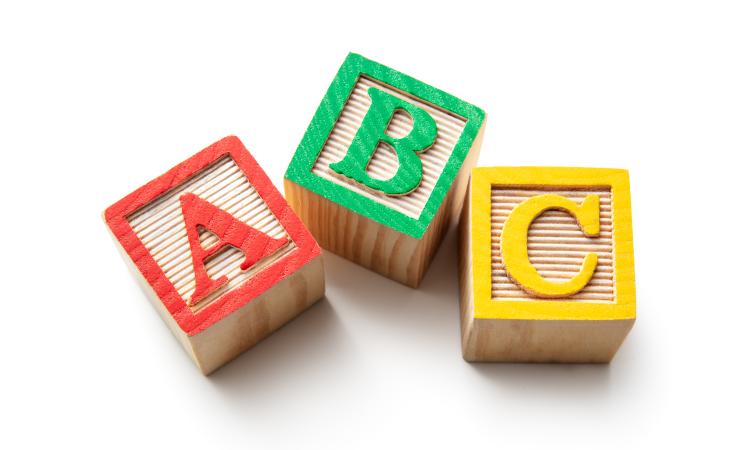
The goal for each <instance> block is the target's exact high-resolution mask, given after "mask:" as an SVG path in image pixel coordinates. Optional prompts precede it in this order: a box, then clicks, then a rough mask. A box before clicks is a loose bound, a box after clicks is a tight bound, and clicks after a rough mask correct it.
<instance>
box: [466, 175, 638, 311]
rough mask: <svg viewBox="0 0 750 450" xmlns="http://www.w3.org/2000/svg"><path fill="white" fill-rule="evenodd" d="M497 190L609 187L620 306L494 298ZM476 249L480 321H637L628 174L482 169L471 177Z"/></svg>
mask: <svg viewBox="0 0 750 450" xmlns="http://www.w3.org/2000/svg"><path fill="white" fill-rule="evenodd" d="M492 186H519V187H528V188H531V189H534V188H537V189H538V188H544V187H563V188H564V187H579V188H587V187H609V188H610V189H611V191H612V226H613V228H612V232H613V247H614V248H613V252H614V255H613V257H614V273H615V301H614V302H607V303H604V302H586V301H565V300H532V301H518V300H492V265H491V261H490V258H491V246H492V245H491V244H492V240H491V235H490V232H491V230H490V228H491V227H490V217H491V216H490V213H491V205H490V203H491V194H492ZM470 201H471V249H472V255H471V258H472V266H473V273H474V283H473V284H474V317H475V318H477V319H521V320H524V319H526V320H618V319H634V318H635V269H634V259H633V229H632V219H631V210H630V181H629V176H628V172H627V170H623V169H591V168H573V167H479V168H475V169H473V170H472V173H471V198H470Z"/></svg>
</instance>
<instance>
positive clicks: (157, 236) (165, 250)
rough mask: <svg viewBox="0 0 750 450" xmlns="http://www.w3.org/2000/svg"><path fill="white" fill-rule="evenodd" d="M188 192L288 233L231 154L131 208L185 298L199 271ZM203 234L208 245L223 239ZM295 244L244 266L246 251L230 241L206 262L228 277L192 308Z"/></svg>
mask: <svg viewBox="0 0 750 450" xmlns="http://www.w3.org/2000/svg"><path fill="white" fill-rule="evenodd" d="M185 192H191V193H193V194H195V195H197V196H198V197H200V198H202V199H204V200H206V201H208V202H210V203H211V204H213V205H215V206H216V207H218V208H220V209H222V210H224V211H226V212H228V213H229V214H231V215H232V216H234V217H235V218H236V219H238V220H240V221H242V222H244V223H246V224H248V225H249V226H251V227H253V228H255V229H257V230H259V231H261V232H263V233H265V234H268V235H269V236H271V237H273V238H282V237H284V236H287V234H286V232H285V231H284V228H283V227H282V225H281V224H280V223H279V221H278V220H277V219H276V217H275V216H274V215H273V213H271V211H270V210H269V209H268V206H267V205H266V203H265V202H264V201H263V199H261V198H260V196H259V195H258V192H257V191H256V190H255V189H254V188H253V187H252V185H251V184H250V182H249V181H248V179H247V177H245V175H244V174H243V173H242V171H241V170H240V168H239V167H237V165H236V164H235V163H234V160H232V158H231V157H229V156H226V157H224V158H221V159H220V160H218V161H217V162H216V163H214V164H213V165H211V166H210V167H208V168H206V170H204V171H202V172H201V173H199V174H197V175H196V176H194V177H193V178H191V179H190V180H188V181H187V182H186V183H184V184H183V185H181V186H180V187H179V188H177V189H174V190H172V191H170V192H168V193H166V194H165V195H163V196H162V197H160V198H159V199H157V200H155V201H154V202H153V203H151V204H150V205H148V206H146V207H144V208H142V209H140V210H138V211H136V212H135V213H133V214H131V215H130V216H129V217H128V222H129V223H130V226H131V227H133V230H134V231H135V233H136V235H137V236H138V238H139V239H140V240H141V241H143V243H144V245H145V246H146V248H147V249H148V251H149V252H150V253H151V256H152V257H153V258H154V260H155V261H156V263H157V264H158V265H159V267H161V268H162V270H163V271H164V273H165V275H166V276H167V278H168V279H169V281H170V282H171V283H172V284H173V285H174V286H175V288H176V289H177V292H178V293H179V294H180V296H181V297H182V298H183V300H185V302H186V303H187V301H188V299H189V298H190V296H191V295H192V294H193V292H194V291H195V276H194V273H193V261H192V257H191V253H190V244H189V242H188V237H187V231H186V229H185V221H184V219H183V216H182V211H181V207H180V196H181V195H182V194H184V193H185ZM200 239H201V245H203V247H204V248H208V247H210V246H211V245H213V244H214V243H216V242H218V238H217V237H216V236H215V235H214V234H213V233H211V232H209V231H206V230H202V231H201V234H200ZM292 245H293V244H291V241H290V244H289V245H287V246H286V247H284V248H282V249H281V250H279V251H278V252H277V253H276V254H274V255H272V256H270V257H267V258H265V259H264V260H261V261H259V262H258V263H257V264H255V265H254V266H253V267H252V268H250V269H249V270H247V271H244V272H243V271H242V270H240V263H241V262H242V260H243V259H244V255H243V254H242V252H241V251H239V250H238V249H236V248H234V247H226V248H225V249H223V250H222V251H220V252H219V253H217V254H216V255H214V256H213V257H212V258H210V259H209V260H208V261H207V262H206V271H207V272H208V275H209V277H211V278H214V279H215V278H218V277H220V276H222V275H226V276H227V278H228V279H229V282H228V283H227V284H225V285H224V286H223V287H222V288H221V289H219V290H218V291H217V292H216V293H214V294H213V295H211V296H209V297H207V298H206V299H205V300H204V301H202V302H201V303H199V304H198V305H195V306H194V307H193V308H194V309H199V308H201V307H202V306H205V305H206V304H208V303H209V302H210V301H211V300H213V299H215V298H217V297H218V296H219V295H221V294H222V293H224V292H227V291H228V290H231V289H232V288H233V287H234V286H237V285H239V284H241V283H242V282H243V281H245V280H247V279H248V278H250V277H251V276H253V274H255V273H257V272H258V271H259V270H261V269H262V268H263V267H265V266H267V265H268V264H269V263H271V262H272V261H275V260H277V259H278V258H279V257H281V256H282V255H284V254H286V253H287V252H288V251H290V250H291V248H292Z"/></svg>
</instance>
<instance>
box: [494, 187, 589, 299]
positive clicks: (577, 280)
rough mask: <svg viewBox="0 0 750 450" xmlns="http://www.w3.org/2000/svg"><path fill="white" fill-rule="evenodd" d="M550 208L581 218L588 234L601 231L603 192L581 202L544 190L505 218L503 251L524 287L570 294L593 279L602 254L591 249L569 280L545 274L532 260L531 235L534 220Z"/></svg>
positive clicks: (507, 265)
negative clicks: (545, 276)
mask: <svg viewBox="0 0 750 450" xmlns="http://www.w3.org/2000/svg"><path fill="white" fill-rule="evenodd" d="M550 209H559V210H563V211H565V212H567V213H569V214H570V215H572V216H573V217H575V218H576V220H578V225H579V226H580V227H581V230H582V231H583V233H584V234H585V235H586V236H589V237H594V236H597V235H598V234H599V196H597V195H593V194H590V195H587V196H586V198H585V199H584V200H583V202H582V203H581V204H580V205H579V204H577V203H576V202H574V201H572V200H570V199H568V198H565V197H563V196H560V195H557V194H543V195H537V196H535V197H531V198H529V199H527V200H524V201H523V202H521V203H519V204H518V205H517V206H516V207H515V208H513V210H512V211H511V212H510V215H509V216H508V219H507V220H506V221H505V224H504V225H503V230H502V236H501V251H502V257H503V262H504V264H505V269H506V271H507V273H508V276H509V277H510V278H511V279H513V280H514V281H515V282H516V283H517V284H518V285H519V286H520V287H521V288H522V289H523V290H524V291H526V292H528V293H529V294H531V295H534V296H537V297H544V298H561V297H568V296H571V295H573V294H575V293H576V292H579V291H580V290H581V289H583V288H584V287H586V285H587V284H588V283H589V281H591V277H593V276H594V271H595V270H596V264H597V262H598V257H597V255H596V253H589V254H587V255H586V257H585V258H584V259H583V265H582V266H581V270H580V271H579V272H578V273H577V274H576V275H575V276H574V277H573V278H571V279H570V280H568V281H565V282H554V281H548V280H546V279H545V278H544V277H542V276H541V275H540V274H539V272H537V270H536V268H535V267H534V266H533V265H532V264H531V261H530V260H529V250H528V237H529V227H530V226H531V223H532V222H533V221H534V219H536V218H537V217H539V215H541V214H542V213H543V212H545V211H547V210H550Z"/></svg>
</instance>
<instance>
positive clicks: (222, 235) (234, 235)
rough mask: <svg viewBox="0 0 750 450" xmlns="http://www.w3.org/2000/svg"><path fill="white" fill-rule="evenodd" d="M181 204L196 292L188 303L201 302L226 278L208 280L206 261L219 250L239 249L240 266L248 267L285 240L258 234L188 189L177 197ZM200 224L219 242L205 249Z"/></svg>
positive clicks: (267, 254)
mask: <svg viewBox="0 0 750 450" xmlns="http://www.w3.org/2000/svg"><path fill="white" fill-rule="evenodd" d="M180 205H181V207H182V216H183V217H184V219H185V228H186V229H187V236H188V242H190V253H191V254H192V257H193V272H194V273H195V292H193V295H192V296H191V297H190V301H189V302H188V306H193V305H195V304H196V303H198V302H200V301H201V300H203V299H204V298H206V296H208V295H209V294H211V293H212V292H214V291H215V290H216V289H218V288H220V287H221V286H223V285H224V284H225V283H226V282H227V281H229V280H228V279H227V277H226V276H222V277H220V278H219V279H217V280H214V279H211V278H210V277H209V276H208V272H207V271H206V260H207V259H208V258H210V257H211V256H213V255H215V254H216V253H217V252H219V250H221V249H223V248H224V247H226V246H227V245H231V246H233V247H236V248H237V249H239V250H240V251H242V253H244V254H245V260H244V261H243V262H242V264H241V265H240V269H242V270H247V269H249V268H250V267H252V266H253V265H254V264H255V263H257V262H258V261H260V260H261V259H263V258H265V257H266V256H270V255H272V254H273V253H274V252H276V250H278V249H280V248H281V247H283V246H284V245H286V243H287V240H286V239H275V238H272V237H271V236H268V235H267V234H264V233H261V232H260V231H258V230H256V229H255V228H252V227H251V226H249V225H247V224H246V223H244V222H241V221H239V220H237V219H236V218H234V217H233V216H232V215H231V214H229V213H227V212H226V211H222V210H221V209H219V208H217V207H216V206H214V205H212V204H211V203H209V202H207V201H205V200H203V199H202V198H200V197H198V196H197V195H195V194H191V193H189V192H188V193H186V194H183V195H182V196H180ZM199 226H202V227H203V228H205V229H206V230H208V231H210V232H212V233H214V234H215V235H216V236H218V237H219V242H217V243H216V244H214V245H212V246H211V247H210V248H207V249H204V248H203V246H202V245H201V242H200V234H199V233H198V227H199Z"/></svg>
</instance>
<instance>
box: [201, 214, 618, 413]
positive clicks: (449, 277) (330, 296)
mask: <svg viewBox="0 0 750 450" xmlns="http://www.w3.org/2000/svg"><path fill="white" fill-rule="evenodd" d="M456 246H457V239H456V229H455V227H452V228H451V229H450V230H449V232H448V235H447V236H446V238H445V241H444V242H443V244H442V246H441V248H440V250H439V251H438V253H437V255H436V257H435V260H434V261H433V263H432V266H431V267H430V269H429V271H428V272H427V275H426V277H425V279H424V280H423V282H422V285H421V286H420V288H419V289H411V288H408V287H406V286H403V285H401V284H399V283H396V282H394V281H391V280H389V279H386V278H384V277H382V276H380V275H377V274H375V273H373V272H370V271H369V270H367V269H364V268H362V267H360V266H358V265H356V264H353V263H351V262H350V261H347V260H345V259H343V258H341V257H338V256H336V255H333V254H331V253H329V252H324V253H325V254H324V257H325V270H326V297H325V298H324V299H322V300H321V301H320V302H318V303H317V304H316V305H314V306H313V307H311V308H310V309H309V310H308V311H306V312H304V313H303V314H301V315H300V316H299V317H298V318H297V319H295V320H294V321H292V322H291V323H289V324H287V325H286V326H284V327H282V328H281V329H280V330H279V331H277V332H276V333H274V334H273V335H271V336H270V337H269V338H267V339H266V340H265V341H264V342H261V343H260V344H259V345H257V346H256V347H254V348H253V349H251V350H250V351H248V352H246V353H245V354H243V355H241V356H240V357H239V358H237V359H236V360H235V361H233V362H231V363H230V364H228V365H227V366H225V367H224V368H222V369H220V370H219V371H217V372H216V373H215V374H213V375H212V376H211V377H210V378H209V380H210V382H211V383H212V384H213V386H214V387H215V388H216V389H217V390H218V391H219V392H221V393H222V394H225V396H226V398H227V399H228V400H230V401H235V400H236V401H246V400H248V399H253V400H256V401H257V400H258V399H259V398H273V396H274V395H291V393H289V392H288V391H289V390H292V391H294V390H295V389H298V388H297V387H295V386H305V385H307V386H308V387H310V385H311V383H313V384H314V383H316V382H318V383H319V384H318V386H319V388H320V389H324V390H329V389H335V387H330V386H328V387H322V385H323V384H326V383H327V384H329V385H330V384H331V382H330V377H331V376H346V377H349V378H356V377H357V376H358V375H362V372H363V371H365V370H367V368H368V367H373V366H374V367H377V368H378V369H379V370H380V371H385V375H384V376H389V377H394V378H397V377H399V372H400V371H417V373H419V372H421V371H424V373H425V374H429V373H435V371H441V373H444V374H446V375H445V376H449V375H450V377H461V378H463V380H461V379H459V380H458V381H457V382H459V383H479V384H481V385H483V386H484V387H487V388H489V389H490V390H497V391H500V392H502V393H504V394H507V393H510V394H511V395H518V394H520V393H523V392H527V391H532V392H534V394H540V393H541V394H549V395H552V396H557V397H565V398H567V397H568V396H572V397H578V398H580V397H581V396H583V397H596V396H598V395H600V394H602V393H603V392H606V391H607V390H608V389H609V384H610V373H611V369H610V366H609V365H606V364H605V365H598V364H592V365H557V364H493V363H467V362H466V361H464V360H463V358H462V356H461V347H460V329H459V323H460V322H459V306H458V303H459V302H458V274H457V259H456V252H457V249H456ZM448 374H449V375H448ZM381 376H383V374H382V372H381ZM364 378H365V379H366V376H365V377H364ZM451 379H452V378H451ZM334 384H335V383H334Z"/></svg>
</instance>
